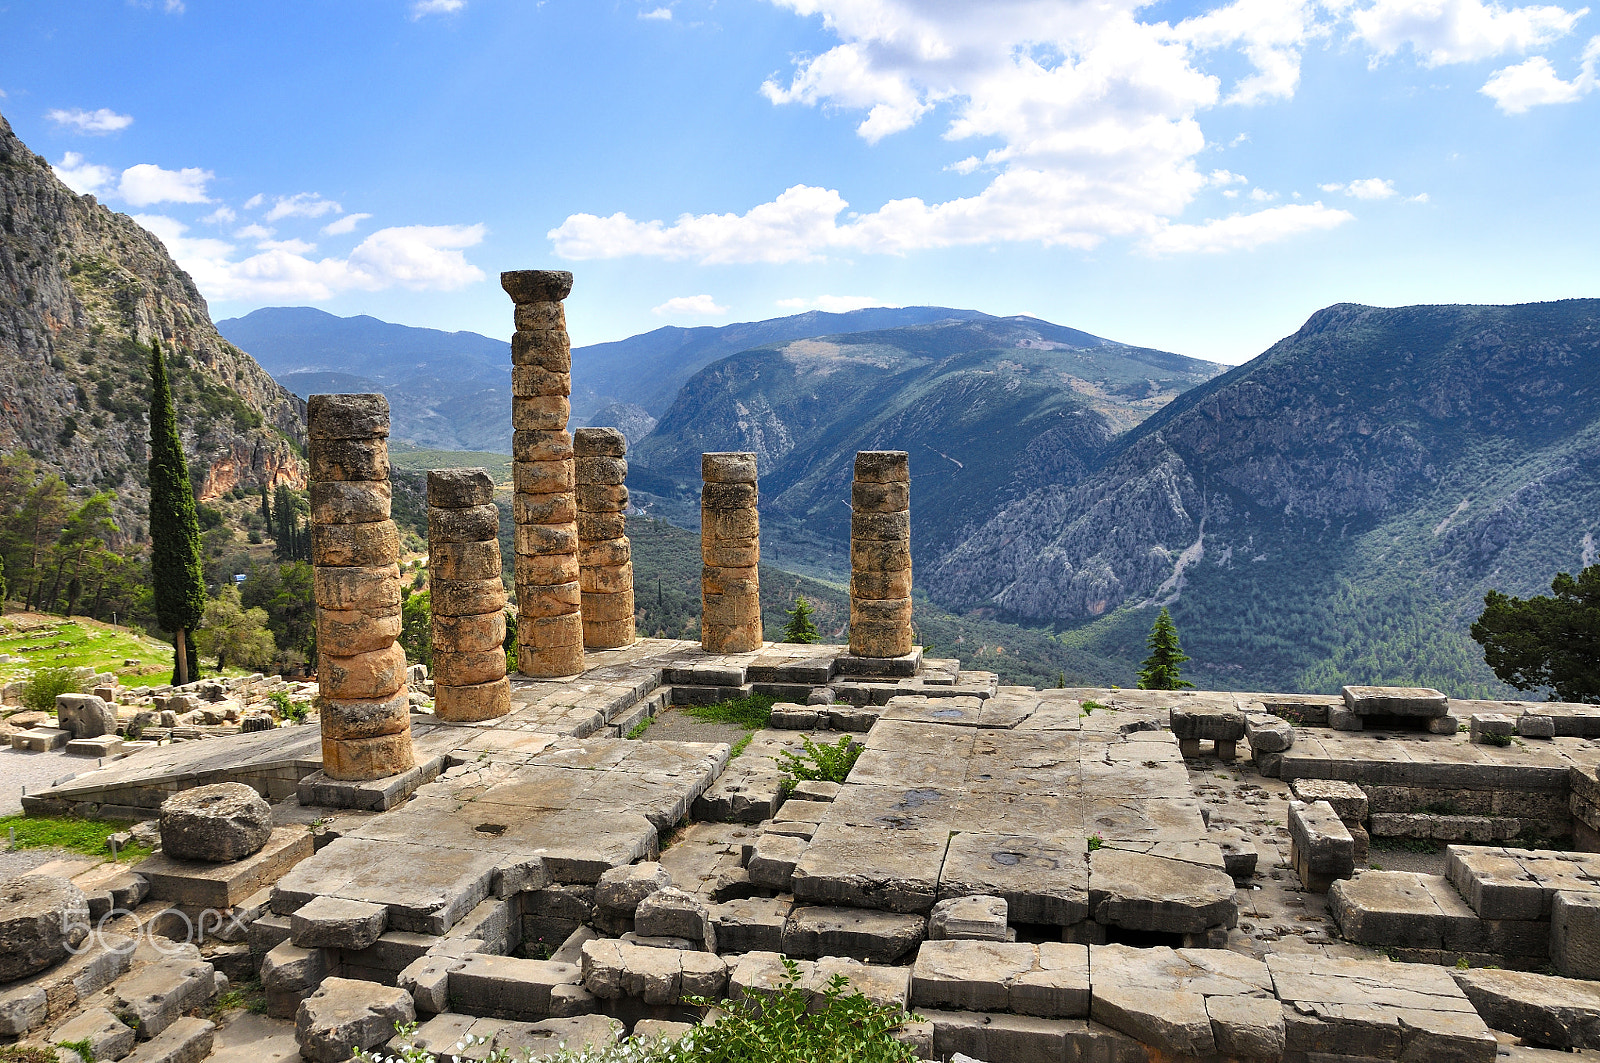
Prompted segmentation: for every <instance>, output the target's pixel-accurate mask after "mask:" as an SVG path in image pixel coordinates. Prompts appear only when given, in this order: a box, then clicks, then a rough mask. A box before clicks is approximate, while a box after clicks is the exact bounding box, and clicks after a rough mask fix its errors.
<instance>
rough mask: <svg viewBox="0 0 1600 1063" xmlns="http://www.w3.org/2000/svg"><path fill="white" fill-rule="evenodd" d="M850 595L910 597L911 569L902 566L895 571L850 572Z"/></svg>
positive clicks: (859, 596) (878, 598) (886, 597)
mask: <svg viewBox="0 0 1600 1063" xmlns="http://www.w3.org/2000/svg"><path fill="white" fill-rule="evenodd" d="M850 597H851V598H873V599H877V600H884V599H889V598H909V597H911V570H910V569H909V568H902V569H899V570H898V571H895V572H852V573H851V574H850Z"/></svg>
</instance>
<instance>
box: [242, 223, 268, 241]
mask: <svg viewBox="0 0 1600 1063" xmlns="http://www.w3.org/2000/svg"><path fill="white" fill-rule="evenodd" d="M276 233H277V230H276V229H269V228H268V227H267V226H265V225H257V224H256V223H254V222H252V223H250V224H249V225H246V226H245V227H244V228H242V229H235V230H234V231H233V235H234V236H235V237H237V238H238V239H240V240H270V239H272V237H273V235H274V234H276Z"/></svg>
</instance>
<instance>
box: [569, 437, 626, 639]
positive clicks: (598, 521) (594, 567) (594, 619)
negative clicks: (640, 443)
mask: <svg viewBox="0 0 1600 1063" xmlns="http://www.w3.org/2000/svg"><path fill="white" fill-rule="evenodd" d="M572 445H573V451H574V452H575V453H576V454H577V460H576V464H575V470H574V474H575V477H576V482H577V495H578V585H579V587H580V588H581V589H582V591H583V645H584V648H586V649H591V650H610V649H616V648H617V647H619V646H632V645H633V642H634V630H633V554H632V552H631V549H630V547H629V545H628V529H627V518H626V516H624V514H625V512H626V511H627V508H628V487H627V480H628V459H627V454H628V440H627V439H626V438H625V437H624V436H623V434H622V433H621V432H619V431H617V430H616V429H615V428H580V429H578V430H577V431H576V432H574V433H572Z"/></svg>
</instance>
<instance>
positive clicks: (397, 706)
mask: <svg viewBox="0 0 1600 1063" xmlns="http://www.w3.org/2000/svg"><path fill="white" fill-rule="evenodd" d="M319 712H320V716H321V719H322V735H323V737H324V738H337V739H340V740H341V741H344V740H351V739H358V740H359V739H367V738H379V737H382V736H384V735H393V734H399V733H400V732H402V731H407V732H409V730H410V727H411V692H410V691H409V690H407V689H406V688H405V687H404V686H402V687H401V688H400V690H399V692H398V693H395V694H392V695H390V696H389V697H386V698H328V697H324V698H323V699H322V700H321V702H320V703H319Z"/></svg>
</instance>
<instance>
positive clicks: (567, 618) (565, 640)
mask: <svg viewBox="0 0 1600 1063" xmlns="http://www.w3.org/2000/svg"><path fill="white" fill-rule="evenodd" d="M517 639H518V641H520V642H522V643H524V644H526V645H529V646H539V647H543V646H581V645H583V617H582V616H581V615H580V614H579V613H578V612H577V611H576V610H574V611H572V612H570V613H565V614H563V615H561V616H531V617H529V618H528V619H527V620H525V621H524V620H519V621H518V622H517Z"/></svg>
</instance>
